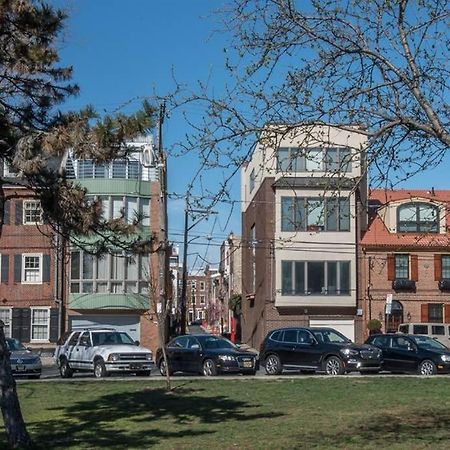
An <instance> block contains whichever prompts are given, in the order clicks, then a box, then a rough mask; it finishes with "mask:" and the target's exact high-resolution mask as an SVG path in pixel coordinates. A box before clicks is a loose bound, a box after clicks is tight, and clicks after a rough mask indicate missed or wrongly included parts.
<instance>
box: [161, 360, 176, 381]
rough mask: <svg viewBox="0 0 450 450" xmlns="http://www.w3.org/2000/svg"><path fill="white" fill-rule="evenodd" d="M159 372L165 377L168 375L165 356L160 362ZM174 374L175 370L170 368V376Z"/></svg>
mask: <svg viewBox="0 0 450 450" xmlns="http://www.w3.org/2000/svg"><path fill="white" fill-rule="evenodd" d="M158 368H159V373H160V374H161V375H162V376H163V377H165V376H166V362H165V361H164V358H162V359H161V361H160V362H159V364H158ZM172 375H173V371H172V370H170V368H169V376H172Z"/></svg>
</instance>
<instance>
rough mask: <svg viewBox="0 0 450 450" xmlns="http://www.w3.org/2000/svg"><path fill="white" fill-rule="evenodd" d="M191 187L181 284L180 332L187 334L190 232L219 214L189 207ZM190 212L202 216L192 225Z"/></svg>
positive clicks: (187, 202)
mask: <svg viewBox="0 0 450 450" xmlns="http://www.w3.org/2000/svg"><path fill="white" fill-rule="evenodd" d="M190 188H191V186H190V187H189V188H188V190H187V194H186V207H185V210H184V238H183V242H184V244H183V269H182V271H183V281H182V285H181V308H180V315H181V324H180V333H181V334H186V304H187V298H186V297H187V296H186V290H187V289H186V287H187V254H188V253H187V252H188V244H189V242H188V233H189V230H191V229H192V228H193V227H194V226H195V225H197V224H198V223H199V222H200V221H201V220H202V219H203V217H204V216H205V215H209V214H217V211H210V210H208V209H190V208H189V193H190ZM189 213H199V214H200V215H201V217H200V218H199V219H198V220H197V221H195V222H194V223H193V224H191V226H189Z"/></svg>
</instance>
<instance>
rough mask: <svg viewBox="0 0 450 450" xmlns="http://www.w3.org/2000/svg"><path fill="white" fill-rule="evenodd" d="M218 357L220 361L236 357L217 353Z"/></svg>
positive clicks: (234, 359) (232, 359)
mask: <svg viewBox="0 0 450 450" xmlns="http://www.w3.org/2000/svg"><path fill="white" fill-rule="evenodd" d="M219 359H221V360H222V361H236V358H235V357H234V356H230V355H219Z"/></svg>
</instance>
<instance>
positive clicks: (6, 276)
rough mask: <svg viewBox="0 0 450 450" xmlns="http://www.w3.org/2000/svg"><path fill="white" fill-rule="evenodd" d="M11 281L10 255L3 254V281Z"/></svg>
mask: <svg viewBox="0 0 450 450" xmlns="http://www.w3.org/2000/svg"><path fill="white" fill-rule="evenodd" d="M8 281H9V255H2V278H1V282H2V283H7V282H8Z"/></svg>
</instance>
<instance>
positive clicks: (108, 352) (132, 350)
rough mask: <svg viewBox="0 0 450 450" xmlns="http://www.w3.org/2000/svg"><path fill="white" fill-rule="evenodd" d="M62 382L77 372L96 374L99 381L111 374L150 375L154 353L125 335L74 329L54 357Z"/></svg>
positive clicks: (63, 339)
mask: <svg viewBox="0 0 450 450" xmlns="http://www.w3.org/2000/svg"><path fill="white" fill-rule="evenodd" d="M54 358H55V361H56V364H57V366H58V367H59V372H60V374H61V377H62V378H70V377H71V376H72V375H73V373H74V372H77V371H80V372H82V371H84V372H94V375H95V376H96V377H97V378H102V377H105V376H107V375H108V374H109V373H111V372H128V373H130V372H131V373H136V375H147V376H148V375H150V372H151V369H152V367H153V355H152V352H151V351H150V350H148V349H146V348H144V347H141V346H140V345H139V342H137V341H136V342H134V341H133V339H132V338H131V337H130V336H129V335H128V334H127V333H125V332H123V331H116V330H114V329H108V328H101V329H93V328H84V329H74V330H72V331H70V332H67V333H65V334H64V335H63V336H62V337H61V338H60V340H59V341H58V345H57V347H56V350H55V355H54Z"/></svg>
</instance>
